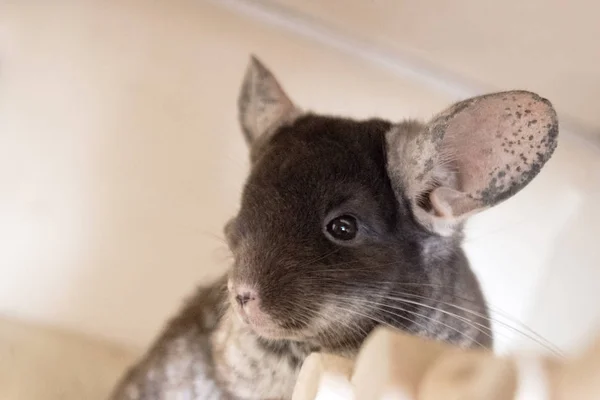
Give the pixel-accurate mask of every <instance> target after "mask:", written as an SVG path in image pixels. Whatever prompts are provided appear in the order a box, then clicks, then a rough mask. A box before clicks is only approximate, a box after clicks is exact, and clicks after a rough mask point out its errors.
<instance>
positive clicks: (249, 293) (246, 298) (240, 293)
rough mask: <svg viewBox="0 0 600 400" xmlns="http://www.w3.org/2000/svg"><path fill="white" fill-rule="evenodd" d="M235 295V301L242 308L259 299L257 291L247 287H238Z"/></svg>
mask: <svg viewBox="0 0 600 400" xmlns="http://www.w3.org/2000/svg"><path fill="white" fill-rule="evenodd" d="M235 293H236V295H235V300H236V301H237V303H238V304H239V305H240V306H241V307H244V306H246V304H248V302H251V301H256V299H257V298H258V296H257V295H256V291H254V290H252V289H250V288H248V287H246V286H239V287H237V288H236V290H235Z"/></svg>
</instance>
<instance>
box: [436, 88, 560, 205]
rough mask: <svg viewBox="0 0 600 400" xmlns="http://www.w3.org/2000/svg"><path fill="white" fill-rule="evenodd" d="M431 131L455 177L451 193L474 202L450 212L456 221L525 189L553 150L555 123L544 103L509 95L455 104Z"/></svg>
mask: <svg viewBox="0 0 600 400" xmlns="http://www.w3.org/2000/svg"><path fill="white" fill-rule="evenodd" d="M432 129H433V130H436V131H438V130H439V129H442V130H443V131H444V132H445V134H444V138H443V151H444V152H445V153H448V155H449V157H451V159H452V164H453V165H454V166H455V168H456V171H457V172H458V178H459V184H458V188H457V189H459V190H460V191H461V192H463V193H465V194H466V195H468V196H469V197H470V198H471V199H472V200H474V201H475V202H474V203H473V205H471V206H467V204H466V203H465V202H464V199H463V200H461V202H460V204H461V206H460V207H458V204H456V205H455V207H453V208H456V207H458V208H460V209H461V210H460V212H458V211H459V210H458V209H456V210H454V212H453V214H454V215H460V214H463V213H464V212H467V211H468V210H466V209H465V207H466V208H468V207H473V206H475V204H479V206H480V207H486V206H491V205H494V204H496V203H499V202H500V201H502V200H505V199H506V198H508V197H510V196H511V195H513V194H514V193H516V192H517V191H518V190H520V189H521V188H522V187H523V186H525V185H526V184H527V183H529V181H531V179H533V178H534V177H535V175H537V173H538V172H539V171H540V169H541V168H542V166H543V165H544V163H545V162H546V161H547V160H548V159H549V158H550V156H551V155H552V153H553V151H554V149H555V147H556V136H557V133H558V123H557V118H556V113H555V111H554V109H553V108H552V105H551V104H550V103H549V102H548V101H547V100H545V99H542V98H541V97H539V96H537V95H536V94H534V93H530V92H523V91H515V92H504V93H496V94H492V95H487V96H482V97H477V98H474V99H471V100H467V101H465V102H461V103H458V104H457V105H455V106H454V107H452V108H451V109H449V110H448V111H447V112H446V113H443V114H442V115H440V116H439V117H438V118H436V120H435V121H434V122H433V123H432V124H431V125H430V132H431V131H432ZM445 194H448V195H449V196H450V198H454V199H455V200H456V199H458V197H456V196H453V195H450V193H445ZM443 197H446V196H445V195H444V196H443ZM444 201H450V200H449V199H445V200H444ZM450 202H451V203H452V201H450ZM457 212H458V214H457Z"/></svg>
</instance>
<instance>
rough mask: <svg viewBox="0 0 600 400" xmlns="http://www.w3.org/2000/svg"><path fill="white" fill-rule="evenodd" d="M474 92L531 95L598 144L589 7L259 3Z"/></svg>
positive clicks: (598, 55)
mask: <svg viewBox="0 0 600 400" xmlns="http://www.w3.org/2000/svg"><path fill="white" fill-rule="evenodd" d="M258 2H259V3H267V4H277V5H280V6H283V7H285V8H288V9H290V10H293V11H296V12H299V13H302V14H305V15H307V16H309V17H311V18H313V19H315V20H317V21H319V22H321V23H325V24H327V25H330V26H333V27H335V28H336V29H338V30H341V31H342V32H344V33H346V34H349V35H350V36H353V37H355V38H357V39H360V40H364V41H367V42H370V43H372V44H373V45H374V46H380V47H382V48H383V49H385V50H387V51H392V52H396V53H397V54H399V55H401V56H403V57H404V58H407V59H409V60H412V61H419V62H422V63H424V64H425V65H429V66H430V67H432V68H433V70H435V71H437V72H450V73H451V74H454V76H455V77H458V78H460V79H461V80H463V81H464V82H465V83H467V84H472V85H474V87H479V88H484V89H488V88H492V89H506V88H512V87H520V88H529V89H532V90H535V91H539V92H542V93H544V94H545V95H546V96H547V97H549V98H552V99H554V102H555V103H556V105H557V107H558V108H559V110H560V111H561V112H562V113H563V114H565V116H569V118H570V119H572V120H573V122H575V123H576V124H580V125H581V126H583V127H585V129H586V130H587V131H588V133H590V134H592V135H595V136H596V137H598V139H599V140H600V113H598V97H599V94H600V68H599V67H598V66H600V41H599V40H598V38H600V25H599V24H598V23H597V20H598V18H597V16H598V15H599V14H600V3H598V2H597V1H594V0H572V1H564V0H527V1H521V0H502V1H481V0H455V1H445V0H438V1H419V0H376V1H364V0H258Z"/></svg>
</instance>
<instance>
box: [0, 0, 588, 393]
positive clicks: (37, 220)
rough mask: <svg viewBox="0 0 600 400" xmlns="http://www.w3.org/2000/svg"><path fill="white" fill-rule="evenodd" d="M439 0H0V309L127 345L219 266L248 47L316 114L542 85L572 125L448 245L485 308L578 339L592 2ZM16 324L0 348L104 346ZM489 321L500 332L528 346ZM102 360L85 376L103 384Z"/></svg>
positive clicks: (16, 354) (33, 354)
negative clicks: (473, 275)
mask: <svg viewBox="0 0 600 400" xmlns="http://www.w3.org/2000/svg"><path fill="white" fill-rule="evenodd" d="M367 3H368V4H369V6H368V7H367V6H366V5H365V4H367ZM481 3H483V2H481ZM486 3H488V2H486ZM489 3H490V4H492V2H489ZM588 3H589V2H588ZM425 4H427V6H426V5H425ZM453 4H454V5H455V6H456V7H464V12H458V11H457V10H458V8H452V7H450V6H449V5H446V4H445V3H443V4H442V2H435V3H430V2H428V3H418V4H417V2H413V1H398V2H393V4H392V2H391V1H373V2H371V1H370V2H358V1H348V2H345V3H344V7H341V6H340V1H333V0H331V1H322V2H313V1H305V2H299V1H285V0H281V1H280V2H279V4H275V3H264V2H251V1H241V0H236V1H231V0H223V1H202V0H193V1H192V0H170V1H166V0H163V1H153V2H148V1H142V0H119V1H117V0H108V1H99V0H83V1H76V0H57V1H53V2H41V1H34V0H22V1H19V2H10V1H6V0H0V316H2V317H4V319H5V321H13V320H22V321H27V323H28V324H31V323H33V324H34V325H35V324H40V325H47V326H51V327H55V328H59V329H61V330H64V331H69V332H75V333H81V334H84V335H85V336H87V337H89V338H92V339H90V340H92V341H94V340H96V341H98V342H94V343H100V342H99V341H103V342H102V343H105V342H111V343H114V344H115V345H117V346H121V347H122V348H128V349H139V348H142V347H143V346H145V345H147V344H148V342H149V341H150V340H151V339H152V338H153V337H154V335H155V334H156V332H157V330H158V329H159V328H160V327H161V326H162V324H163V323H164V320H165V318H166V317H168V316H169V315H170V314H171V313H173V312H174V311H175V310H176V308H177V307H178V305H179V304H180V303H181V301H182V299H183V298H184V297H186V296H187V294H188V293H189V292H190V291H191V290H192V288H193V287H194V286H195V285H196V284H197V283H199V282H202V281H203V280H207V279H212V278H213V277H215V276H216V275H217V274H219V273H220V272H221V271H223V270H224V268H226V266H227V262H228V254H227V251H226V248H225V245H224V244H223V243H222V241H221V240H220V237H222V235H221V227H222V225H223V223H224V222H225V221H226V220H227V219H228V217H230V216H231V215H232V214H233V213H234V212H235V210H236V207H237V202H238V196H239V193H240V189H241V184H242V182H243V179H244V176H245V173H246V148H245V144H244V142H243V140H242V136H241V133H240V132H239V129H238V125H237V117H236V108H235V103H236V97H237V91H238V89H239V85H240V82H241V79H242V75H243V72H244V69H245V67H246V63H247V61H248V56H249V54H250V53H255V54H256V55H258V56H259V57H260V58H261V59H262V60H263V61H264V62H265V63H266V64H267V65H269V66H270V67H271V68H272V69H273V71H274V72H275V73H276V74H277V75H278V77H279V78H280V80H281V81H282V82H283V84H284V85H285V86H286V88H287V90H288V92H289V93H290V94H291V96H292V97H293V98H294V99H295V100H296V102H297V103H299V104H300V105H302V106H303V107H305V108H311V109H314V110H318V111H322V112H328V113H336V114H348V115H351V116H355V117H367V116H373V115H377V116H382V117H387V118H391V119H395V120H398V119H402V118H405V117H420V118H427V117H429V116H431V115H432V114H433V113H435V112H437V111H439V110H440V109H442V108H443V107H445V106H446V105H448V104H449V103H450V102H452V101H454V100H455V99H456V98H457V96H459V94H462V95H468V94H469V93H470V91H473V90H475V91H476V90H478V88H494V89H508V88H528V89H533V90H536V91H539V92H540V94H542V95H544V96H546V97H549V98H550V99H551V100H552V101H553V102H554V103H555V104H556V105H557V106H558V108H559V112H560V114H561V116H562V115H565V120H567V121H569V122H571V124H570V125H569V124H566V125H565V126H566V127H567V128H570V131H568V129H563V134H562V142H561V143H560V145H559V149H558V151H557V153H556V155H555V157H554V159H553V160H552V161H551V162H550V163H549V165H548V166H547V168H546V169H545V170H544V172H543V173H542V174H541V175H540V176H539V178H538V179H536V180H535V181H534V182H533V183H532V184H531V185H530V187H528V188H527V189H526V190H524V191H523V192H522V194H520V195H519V196H518V197H516V198H514V199H512V200H510V201H508V202H506V203H504V204H503V205H502V206H500V207H498V208H496V209H494V210H491V211H488V212H486V213H484V214H482V215H480V216H479V217H477V218H476V219H474V220H473V221H472V223H471V224H470V226H469V232H468V237H467V242H466V244H465V247H466V249H467V251H468V253H469V255H470V257H471V260H472V262H473V265H474V268H475V269H476V271H477V273H478V275H479V276H480V278H481V280H482V282H483V285H484V288H485V291H486V293H487V294H488V296H489V299H490V302H491V304H492V306H493V307H494V308H497V309H500V310H502V311H503V313H505V314H508V315H510V317H511V318H509V319H502V321H504V322H506V323H509V324H511V326H514V327H517V328H519V329H520V327H519V326H518V325H516V324H515V323H514V321H515V320H518V321H521V322H523V323H525V324H526V325H527V326H529V327H531V328H532V329H534V330H535V331H537V332H538V333H540V334H541V335H543V336H544V337H545V338H547V339H548V340H550V341H552V342H553V343H555V344H556V345H558V346H560V347H561V348H563V349H565V350H567V351H570V350H576V349H578V348H580V347H581V346H582V345H583V344H584V343H585V341H586V340H587V339H588V338H589V335H590V334H591V332H592V330H593V329H594V328H598V327H600V326H599V323H600V306H598V304H600V302H599V300H600V253H599V252H598V248H597V237H598V235H599V233H600V228H599V227H600V212H599V211H598V207H597V204H599V203H600V157H599V155H600V150H598V143H599V142H598V140H600V139H598V140H596V139H591V137H592V136H590V132H592V133H593V132H597V131H598V126H600V120H598V115H597V113H595V111H594V110H595V109H594V107H593V104H594V100H595V97H596V95H597V94H598V93H600V84H599V81H598V79H599V78H598V77H599V76H600V72H598V71H599V70H598V69H597V68H593V67H592V65H596V66H597V65H598V62H597V61H599V60H598V57H600V51H598V50H599V49H598V47H599V45H598V43H597V41H596V40H595V39H594V38H598V37H600V36H599V35H598V34H597V31H596V32H594V31H593V29H596V30H597V29H599V28H598V27H597V26H595V25H593V24H591V21H589V16H590V15H592V14H594V12H593V10H594V7H596V8H597V6H595V5H592V4H591V3H590V4H587V3H586V2H584V1H583V0H581V1H576V2H573V3H568V4H567V3H564V6H561V7H558V5H557V4H558V3H556V4H554V2H548V6H542V5H541V2H531V3H528V4H530V5H528V6H526V7H525V6H522V7H521V6H517V5H516V4H517V2H516V1H514V2H513V1H506V2H495V3H493V4H504V6H503V7H505V8H503V9H502V10H504V11H502V10H500V9H499V8H498V6H496V8H495V9H491V10H488V9H484V8H483V6H478V5H475V2H468V1H459V2H453ZM477 4H480V3H479V2H478V3H477ZM519 4H520V3H519ZM273 5H276V6H275V7H273ZM282 6H285V7H287V8H286V9H282V8H281V7H282ZM513 9H514V10H515V11H514V12H508V11H507V10H513ZM332 10H334V11H332ZM563 10H564V15H565V17H564V18H562V17H561V16H562V15H563ZM294 11H295V12H296V13H294ZM467 11H468V12H467ZM534 16H535V18H534ZM315 21H317V22H315ZM528 22H531V25H528ZM588 22H590V23H588ZM511 24H514V29H513V28H509V26H511ZM565 24H568V26H569V29H566V28H565ZM516 32H519V33H518V34H517V33H516ZM365 40H368V41H369V42H370V43H372V45H373V47H372V48H371V49H370V50H369V49H367V48H365V47H364V41H365ZM373 49H377V53H376V54H375V53H368V51H374V50H373ZM406 49H408V50H411V51H408V50H406ZM536 49H537V50H536ZM584 50H587V51H584ZM368 54H373V58H371V59H370V58H369V57H365V56H366V55H368ZM424 60H425V61H426V63H425V64H427V65H426V66H425V67H424V65H425V64H424ZM594 62H595V64H594ZM452 79H454V80H452ZM473 82H477V85H480V86H477V85H473V86H469V85H467V84H465V83H469V84H471V83H473ZM444 84H445V85H444ZM472 94H475V93H474V92H473V93H472ZM578 126H582V127H583V128H581V131H579V130H577V129H575V128H577V127H578ZM497 317H498V318H501V315H500V314H498V315H497ZM3 324H5V323H3ZM3 324H0V332H2V331H3V328H2V326H4V325H3ZM7 326H8V325H7ZM27 326H30V325H25V327H23V328H6V330H5V332H9V333H11V332H12V333H11V334H9V333H6V334H5V335H4V336H0V355H2V354H6V355H7V356H6V357H8V359H9V358H10V357H12V358H14V359H21V360H27V362H31V363H35V362H38V363H41V361H40V360H42V359H44V360H46V359H47V358H48V357H50V358H51V357H55V358H56V359H60V358H63V357H62V356H61V354H67V353H69V352H71V354H72V352H73V351H77V357H79V358H77V359H78V360H80V359H81V358H82V357H83V359H84V360H88V361H89V362H88V364H93V365H99V364H101V363H103V362H104V361H102V360H106V357H109V356H106V354H108V353H106V354H105V356H102V357H104V358H102V357H100V356H99V355H98V353H95V352H94V351H96V352H97V351H98V350H94V351H92V350H89V351H88V350H85V349H88V348H95V347H94V346H92V345H89V346H91V347H85V346H79V345H78V347H77V346H76V347H73V346H75V345H72V344H69V343H71V342H70V341H69V340H67V339H64V340H63V339H60V338H63V336H60V335H59V336H56V337H57V338H58V339H56V340H54V339H52V340H50V339H43V340H42V339H40V340H42V341H41V342H39V343H42V344H40V345H39V346H37V347H36V346H33V347H31V346H29V347H28V343H29V342H28V341H27V340H28V339H27V338H29V337H31V338H35V337H38V336H36V335H37V334H33V333H32V334H31V335H33V336H28V334H25V333H23V332H26V331H27V332H29V331H28V328H26V327H27ZM497 328H498V339H499V349H500V350H501V351H504V350H506V349H511V348H515V347H536V344H535V343H534V342H532V341H531V340H529V339H527V338H525V337H524V336H523V335H522V334H517V333H515V329H514V328H512V329H510V328H506V327H504V326H502V324H498V325H497ZM15 332H17V333H15ZM18 332H21V333H18ZM57 335H58V334H57ZM53 337H54V336H53ZM64 337H70V336H64ZM31 340H34V339H31ZM36 340H37V339H36ZM82 340H83V339H82ZM86 340H88V339H86ZM86 343H87V342H86ZM61 346H62V347H61ZM86 346H87V345H86ZM98 346H100V344H98ZM106 346H107V347H106V349H114V347H108V345H106ZM15 349H17V350H15ZM43 349H53V350H43ZM57 349H59V350H57ZM60 349H62V350H60ZM107 351H109V350H107ZM110 351H117V350H110ZM86 354H88V355H86ZM110 354H112V353H110ZM118 354H121V353H118ZM85 357H89V358H88V359H86V358H85ZM119 357H121V356H119ZM0 358H1V357H0ZM109 358H110V357H109ZM64 359H69V358H68V357H64ZM110 359H113V358H110ZM36 360H37V361H36ZM94 360H95V361H94ZM119 360H123V358H119ZM124 360H129V358H127V357H125V358H124ZM27 362H25V361H22V362H21V364H19V365H24V366H26V365H29V364H27ZM45 362H46V361H45ZM77 362H78V363H80V364H85V362H84V361H77ZM114 362H116V361H114ZM119 362H120V364H119ZM119 362H116V363H117V364H118V365H121V367H118V368H117V367H114V365H117V364H110V365H111V367H106V368H112V369H111V370H110V371H112V372H108V373H106V374H104V375H102V374H98V375H99V376H100V375H101V376H106V378H105V380H104V381H103V382H104V383H103V385H104V386H102V385H100V386H102V388H106V387H108V386H109V382H110V381H111V380H112V379H114V377H115V376H116V375H117V374H118V372H119V368H122V365H125V364H124V363H125V361H119ZM39 365H42V366H43V365H46V364H44V363H42V364H39ZM77 365H79V364H77ZM107 365H109V364H107ZM23 368H26V367H23ZM40 368H41V367H40ZM98 368H100V367H98ZM42 370H43V371H44V372H43V373H44V374H57V375H56V376H58V375H60V374H61V373H62V375H60V376H61V377H62V378H60V379H59V378H56V379H55V381H56V382H67V381H69V379H71V377H72V375H70V374H73V373H76V374H80V375H81V376H84V375H85V376H88V375H86V374H87V372H89V371H85V370H82V369H81V368H76V369H74V370H73V371H71V372H61V371H60V370H52V369H51V368H46V369H43V368H42V369H41V370H40V371H42ZM1 371H3V370H2V369H1V368H0V387H2V384H1V383H2V380H1V379H2V378H3V377H2V374H1ZM39 373H40V374H42V372H39ZM4 379H6V377H4ZM61 379H62V380H61ZM81 379H83V378H81ZM88 381H89V379H88ZM86 382H87V381H86ZM14 387H16V383H15V384H14V385H13V388H14ZM15 390H16V389H15ZM21 390H27V389H21ZM32 390H33V389H31V391H32ZM74 390H75V389H74ZM99 390H100V389H99ZM100 391H101V390H100ZM10 393H12V394H13V395H14V393H17V392H16V391H15V392H10ZM19 393H21V395H20V396H17V397H14V398H27V399H29V398H44V399H47V398H53V397H52V396H49V395H48V393H46V396H47V397H43V396H42V395H40V396H42V397H36V396H34V395H30V396H29V397H27V396H26V395H24V394H23V393H25V392H19ZM31 393H33V392H31ZM36 393H37V392H36ZM40 393H42V392H40ZM57 393H58V392H57ZM96 393H99V392H96ZM0 394H1V392H0ZM57 396H58V395H57ZM86 396H87V397H80V398H86V399H87V398H90V399H91V398H94V397H93V396H92V395H88V394H86ZM3 398H11V397H6V396H5V397H3ZM56 398H63V397H56ZM74 398H76V397H74ZM99 398H101V397H99Z"/></svg>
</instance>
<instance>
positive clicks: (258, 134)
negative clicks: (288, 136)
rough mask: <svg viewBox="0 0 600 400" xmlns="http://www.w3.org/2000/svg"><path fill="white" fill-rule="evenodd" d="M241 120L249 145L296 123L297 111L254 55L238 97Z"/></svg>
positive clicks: (273, 77)
mask: <svg viewBox="0 0 600 400" xmlns="http://www.w3.org/2000/svg"><path fill="white" fill-rule="evenodd" d="M238 112H239V120H240V124H241V126H242V131H243V132H244V136H245V138H246V141H247V142H248V144H252V143H254V142H255V141H256V140H258V139H262V138H264V137H266V136H268V135H270V134H272V133H273V132H275V131H276V130H277V128H278V127H280V126H281V125H283V124H285V123H289V122H291V121H293V119H294V118H295V117H296V116H297V115H298V109H297V108H296V107H295V106H294V104H293V103H292V101H291V100H290V99H289V98H288V96H287V95H286V93H285V92H284V90H283V89H282V87H281V85H280V84H279V83H278V82H277V80H276V79H275V76H273V74H272V73H271V72H270V71H269V70H268V69H267V68H266V67H265V66H264V65H263V64H262V63H261V62H260V61H259V60H258V59H257V58H256V57H255V56H252V57H251V59H250V64H249V65H248V68H247V70H246V75H245V77H244V82H243V84H242V89H241V92H240V95H239V98H238Z"/></svg>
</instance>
